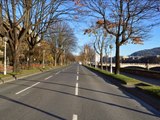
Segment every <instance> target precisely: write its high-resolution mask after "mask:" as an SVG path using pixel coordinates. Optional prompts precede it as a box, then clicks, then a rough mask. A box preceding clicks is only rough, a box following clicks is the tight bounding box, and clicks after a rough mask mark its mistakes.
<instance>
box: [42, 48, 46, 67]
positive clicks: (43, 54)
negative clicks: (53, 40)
mask: <svg viewBox="0 0 160 120" xmlns="http://www.w3.org/2000/svg"><path fill="white" fill-rule="evenodd" d="M45 52H46V51H45V50H43V63H42V64H43V69H44V68H45V61H44V59H45Z"/></svg>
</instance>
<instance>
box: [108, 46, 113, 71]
mask: <svg viewBox="0 0 160 120" xmlns="http://www.w3.org/2000/svg"><path fill="white" fill-rule="evenodd" d="M109 48H110V62H111V63H110V64H111V66H110V72H111V73H112V48H113V46H112V45H110V46H109Z"/></svg>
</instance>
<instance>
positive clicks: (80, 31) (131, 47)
mask: <svg viewBox="0 0 160 120" xmlns="http://www.w3.org/2000/svg"><path fill="white" fill-rule="evenodd" d="M70 25H71V27H72V28H73V30H74V31H75V36H76V37H77V40H78V46H79V47H77V50H75V51H74V53H73V54H75V55H78V54H79V52H80V48H82V46H83V45H84V44H87V43H91V42H92V38H91V37H89V36H88V35H84V29H86V28H87V26H89V25H87V23H75V24H73V23H72V24H70ZM150 34H151V35H150V37H149V38H147V39H145V41H144V44H143V45H141V44H140V45H138V44H127V45H123V46H121V48H120V55H121V56H128V55H130V54H132V53H134V52H137V51H139V50H145V49H152V48H155V47H160V26H157V27H155V28H153V29H152V30H151V31H150ZM113 46H114V47H113V55H115V45H113Z"/></svg>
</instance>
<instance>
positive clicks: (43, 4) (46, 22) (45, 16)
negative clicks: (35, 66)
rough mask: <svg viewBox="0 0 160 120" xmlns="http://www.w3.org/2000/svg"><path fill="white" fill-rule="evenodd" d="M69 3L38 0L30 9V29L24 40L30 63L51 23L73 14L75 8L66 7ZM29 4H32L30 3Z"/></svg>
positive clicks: (57, 0) (64, 0)
mask: <svg viewBox="0 0 160 120" xmlns="http://www.w3.org/2000/svg"><path fill="white" fill-rule="evenodd" d="M70 2H71V1H70V0H54V1H52V0H49V1H48V0H39V2H37V3H36V4H35V5H34V7H32V8H31V10H30V13H29V23H31V24H32V27H31V28H30V29H29V31H28V37H27V39H26V41H27V43H28V46H29V60H30V62H32V55H33V51H34V47H35V46H36V44H38V43H39V42H41V40H43V36H44V34H45V33H46V32H47V29H48V28H49V27H50V26H51V25H52V24H53V23H56V22H58V21H62V20H63V19H65V18H64V17H63V16H69V15H72V14H73V13H74V9H75V6H68V4H69V3H70ZM30 4H32V2H31V3H30ZM62 8H63V9H62ZM66 18H68V17H66ZM30 62H29V63H30Z"/></svg>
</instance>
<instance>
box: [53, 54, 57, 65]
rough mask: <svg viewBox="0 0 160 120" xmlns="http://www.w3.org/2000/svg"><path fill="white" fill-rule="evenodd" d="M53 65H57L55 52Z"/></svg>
mask: <svg viewBox="0 0 160 120" xmlns="http://www.w3.org/2000/svg"><path fill="white" fill-rule="evenodd" d="M54 66H57V55H56V53H55V55H54Z"/></svg>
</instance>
